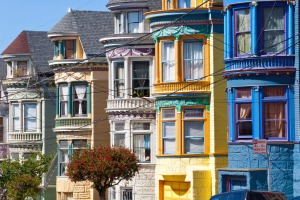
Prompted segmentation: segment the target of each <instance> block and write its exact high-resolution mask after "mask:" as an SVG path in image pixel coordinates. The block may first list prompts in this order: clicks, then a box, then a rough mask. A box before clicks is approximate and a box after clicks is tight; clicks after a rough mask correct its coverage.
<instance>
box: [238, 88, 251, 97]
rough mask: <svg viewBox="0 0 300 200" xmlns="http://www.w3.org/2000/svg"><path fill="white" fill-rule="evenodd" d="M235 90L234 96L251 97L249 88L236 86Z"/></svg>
mask: <svg viewBox="0 0 300 200" xmlns="http://www.w3.org/2000/svg"><path fill="white" fill-rule="evenodd" d="M235 91H236V92H235V95H236V98H242V99H246V98H251V88H238V89H236V90H235Z"/></svg>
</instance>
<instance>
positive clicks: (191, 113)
mask: <svg viewBox="0 0 300 200" xmlns="http://www.w3.org/2000/svg"><path fill="white" fill-rule="evenodd" d="M203 115H204V109H203V108H188V109H184V118H185V119H189V118H203Z"/></svg>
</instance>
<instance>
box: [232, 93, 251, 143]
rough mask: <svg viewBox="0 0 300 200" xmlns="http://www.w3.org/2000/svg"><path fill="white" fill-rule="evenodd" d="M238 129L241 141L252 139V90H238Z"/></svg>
mask: <svg viewBox="0 0 300 200" xmlns="http://www.w3.org/2000/svg"><path fill="white" fill-rule="evenodd" d="M235 94H236V110H237V111H236V115H237V116H236V127H237V137H238V138H239V139H245V138H252V107H251V106H252V103H251V102H252V99H251V88H239V89H236V93H235Z"/></svg>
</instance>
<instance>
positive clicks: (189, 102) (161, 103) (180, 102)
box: [156, 98, 210, 113]
mask: <svg viewBox="0 0 300 200" xmlns="http://www.w3.org/2000/svg"><path fill="white" fill-rule="evenodd" d="M209 104H210V102H209V99H208V98H190V99H184V98H183V99H164V100H159V99H158V100H156V112H157V113H159V112H160V108H161V107H175V108H176V111H177V112H181V108H182V107H183V106H200V105H204V106H206V109H207V110H208V111H209Z"/></svg>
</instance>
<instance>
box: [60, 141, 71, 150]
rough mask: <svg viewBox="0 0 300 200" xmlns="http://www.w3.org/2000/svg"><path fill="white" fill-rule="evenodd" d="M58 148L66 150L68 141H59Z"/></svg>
mask: <svg viewBox="0 0 300 200" xmlns="http://www.w3.org/2000/svg"><path fill="white" fill-rule="evenodd" d="M59 146H60V148H68V147H69V144H68V141H67V140H60V141H59Z"/></svg>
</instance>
